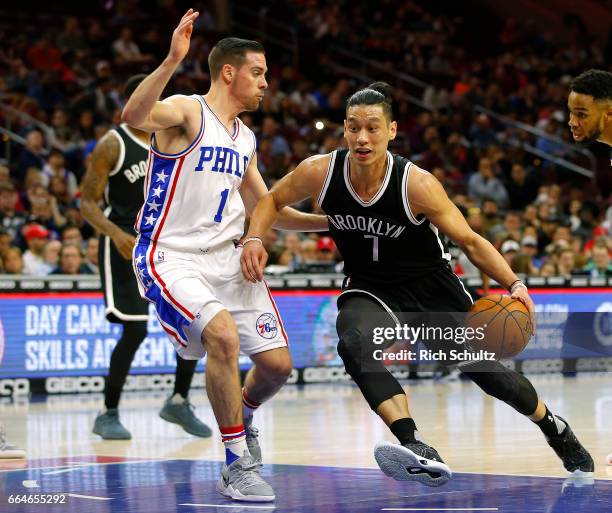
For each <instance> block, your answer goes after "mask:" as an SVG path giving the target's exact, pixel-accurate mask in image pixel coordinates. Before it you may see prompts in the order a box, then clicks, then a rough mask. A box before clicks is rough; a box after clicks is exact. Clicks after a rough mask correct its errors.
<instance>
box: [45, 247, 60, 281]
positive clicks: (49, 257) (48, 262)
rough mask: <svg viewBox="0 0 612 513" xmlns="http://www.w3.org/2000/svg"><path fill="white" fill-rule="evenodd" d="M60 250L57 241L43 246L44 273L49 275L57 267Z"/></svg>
mask: <svg viewBox="0 0 612 513" xmlns="http://www.w3.org/2000/svg"><path fill="white" fill-rule="evenodd" d="M61 249H62V243H61V242H60V241H59V240H50V241H49V242H47V244H46V245H45V249H44V251H43V260H44V263H45V266H46V271H47V272H46V273H45V274H51V271H53V270H55V269H56V268H57V266H58V265H59V253H60V250H61Z"/></svg>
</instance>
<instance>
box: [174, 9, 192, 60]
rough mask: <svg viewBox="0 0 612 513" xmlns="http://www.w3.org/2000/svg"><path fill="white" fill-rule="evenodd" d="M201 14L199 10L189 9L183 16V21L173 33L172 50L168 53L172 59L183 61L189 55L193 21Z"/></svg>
mask: <svg viewBox="0 0 612 513" xmlns="http://www.w3.org/2000/svg"><path fill="white" fill-rule="evenodd" d="M199 15H200V13H199V12H198V11H194V10H193V9H189V10H188V11H187V12H186V13H185V15H184V16H183V17H182V18H181V21H180V22H179V24H178V26H177V27H176V28H175V29H174V32H173V33H172V42H171V43H170V52H169V53H168V58H169V59H170V60H172V61H174V62H181V61H182V60H183V59H184V58H185V55H187V52H188V51H189V43H190V41H191V33H192V32H193V22H194V21H195V20H196V18H197V17H198V16H199Z"/></svg>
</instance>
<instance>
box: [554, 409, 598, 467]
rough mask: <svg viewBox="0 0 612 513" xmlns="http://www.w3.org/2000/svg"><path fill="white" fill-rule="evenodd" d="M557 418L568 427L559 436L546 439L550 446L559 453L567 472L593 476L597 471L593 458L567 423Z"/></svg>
mask: <svg viewBox="0 0 612 513" xmlns="http://www.w3.org/2000/svg"><path fill="white" fill-rule="evenodd" d="M555 417H557V418H558V419H559V420H561V421H563V423H564V424H565V426H566V427H565V429H564V430H563V432H562V433H561V434H560V435H559V436H554V437H551V438H549V437H546V441H547V442H548V445H550V446H551V447H552V448H553V450H554V451H555V452H556V453H557V456H559V458H561V461H562V462H563V466H564V467H565V470H567V471H568V472H572V473H573V474H575V475H577V476H581V475H585V476H589V475H591V474H592V473H593V471H594V470H595V463H594V462H593V458H592V457H591V455H590V454H589V452H588V451H587V450H586V449H585V448H584V447H583V446H582V444H581V443H580V442H579V441H578V438H576V435H575V434H574V432H573V431H572V428H570V426H569V424H568V423H567V421H566V420H565V419H564V418H562V417H559V416H558V415H555Z"/></svg>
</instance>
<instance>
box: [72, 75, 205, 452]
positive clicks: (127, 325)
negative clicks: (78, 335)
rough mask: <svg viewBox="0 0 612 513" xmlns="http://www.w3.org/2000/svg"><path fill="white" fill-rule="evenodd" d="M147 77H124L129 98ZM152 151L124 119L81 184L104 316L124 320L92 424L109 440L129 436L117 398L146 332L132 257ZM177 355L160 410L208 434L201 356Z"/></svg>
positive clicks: (104, 141) (146, 137) (101, 146)
mask: <svg viewBox="0 0 612 513" xmlns="http://www.w3.org/2000/svg"><path fill="white" fill-rule="evenodd" d="M145 77H146V75H136V76H134V77H132V78H130V79H129V80H128V81H127V82H126V84H125V87H124V96H125V98H126V99H127V98H129V96H130V95H131V94H132V92H133V91H134V90H135V89H136V87H137V86H138V84H140V82H142V81H143V80H144V79H145ZM148 153H149V135H148V134H147V133H146V132H143V131H141V130H136V129H134V128H130V127H128V126H127V125H120V126H118V127H116V128H115V130H112V131H110V132H109V133H107V134H106V135H105V136H104V137H103V138H102V139H100V141H99V142H98V144H97V145H96V147H95V149H94V151H93V153H92V154H91V160H90V162H89V165H88V169H87V173H86V175H85V177H84V178H83V182H82V184H81V190H82V196H81V212H82V213H83V217H85V218H86V219H87V220H88V221H89V223H90V224H91V225H93V227H94V228H96V229H97V230H98V231H99V232H101V234H102V235H101V237H100V258H99V262H100V276H101V278H102V287H103V289H104V301H105V303H106V317H107V319H108V320H109V321H110V322H114V323H120V324H122V325H123V333H122V335H121V338H120V339H119V341H118V342H117V345H116V346H115V349H114V350H113V354H112V355H111V360H110V367H109V373H108V376H107V377H106V383H105V387H104V405H105V408H106V410H105V411H104V412H102V413H100V414H99V415H98V416H97V417H96V420H95V423H94V428H93V432H94V433H96V434H98V435H100V436H101V437H102V438H104V439H107V440H127V439H130V438H131V435H130V432H129V431H128V430H127V429H126V428H125V427H124V426H123V425H122V424H121V422H120V420H119V413H118V406H119V399H120V396H121V391H122V389H123V385H124V384H125V380H126V378H127V375H128V372H129V370H130V366H131V365H132V360H133V359H134V355H135V354H136V351H137V350H138V347H139V346H140V344H141V343H142V341H143V340H144V338H145V337H146V335H147V320H148V318H149V315H148V312H149V305H148V303H147V302H145V301H143V300H142V298H141V297H140V294H139V292H138V285H137V284H136V277H135V275H134V270H133V268H132V262H131V258H132V249H133V248H134V241H135V238H134V236H135V233H134V222H135V220H136V215H137V214H138V210H139V209H140V207H141V205H142V202H143V201H144V196H143V185H144V184H143V182H144V177H145V174H146V171H147V159H148ZM103 197H104V200H105V203H106V204H107V206H108V208H107V211H106V215H105V213H104V212H102V210H101V209H100V207H99V206H98V204H99V202H100V201H101V200H102V199H103ZM176 360H177V362H176V374H175V381H174V393H173V395H172V396H171V397H170V398H168V400H167V401H166V402H165V403H164V406H163V408H162V409H161V411H160V412H159V414H160V416H161V417H162V418H163V419H164V420H167V421H169V422H174V423H176V424H179V425H180V426H182V427H183V429H185V431H187V432H188V433H191V434H193V435H195V436H200V437H208V436H210V435H211V434H212V431H211V430H210V428H209V427H208V426H207V425H206V424H204V423H203V422H201V421H200V420H199V419H198V418H197V417H196V416H195V414H194V412H193V406H191V404H190V403H189V401H188V399H187V394H188V392H189V388H190V386H191V381H192V379H193V374H194V372H195V367H196V364H197V360H183V359H182V358H181V357H179V356H178V355H177V357H176Z"/></svg>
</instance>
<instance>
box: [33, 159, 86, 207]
mask: <svg viewBox="0 0 612 513" xmlns="http://www.w3.org/2000/svg"><path fill="white" fill-rule="evenodd" d="M65 164H66V159H65V158H64V154H63V153H62V152H61V151H59V150H51V152H50V153H49V158H48V159H47V163H46V164H45V165H44V167H43V169H42V175H43V182H44V183H43V185H44V186H45V187H49V184H50V183H51V180H52V178H54V177H56V178H59V179H60V180H62V181H63V182H64V183H65V184H66V188H67V194H68V197H69V199H72V198H74V196H75V195H76V193H77V190H78V187H79V184H78V183H77V179H76V176H75V175H74V173H73V172H72V171H68V170H67V169H66V167H65Z"/></svg>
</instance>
